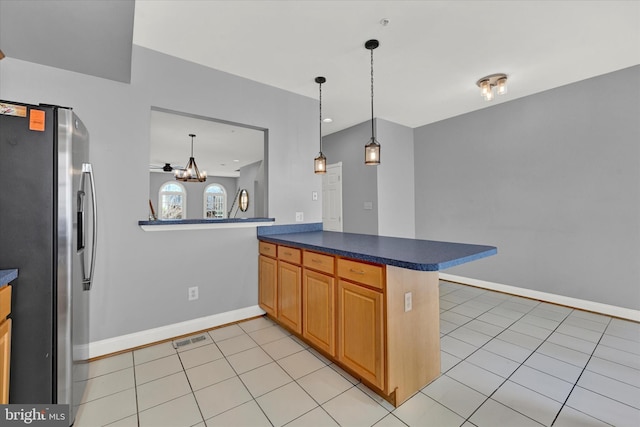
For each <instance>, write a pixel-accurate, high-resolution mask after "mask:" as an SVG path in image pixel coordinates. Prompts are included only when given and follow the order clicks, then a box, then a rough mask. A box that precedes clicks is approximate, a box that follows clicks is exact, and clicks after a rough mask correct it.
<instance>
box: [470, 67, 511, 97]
mask: <svg viewBox="0 0 640 427" xmlns="http://www.w3.org/2000/svg"><path fill="white" fill-rule="evenodd" d="M476 85H478V87H479V88H480V95H482V97H483V98H484V99H485V101H491V100H492V99H493V96H494V93H493V92H494V88H495V89H496V90H495V91H496V92H497V93H498V95H504V94H505V93H507V75H506V74H504V73H497V74H491V75H490V76H486V77H483V78H481V79H480V80H478V81H477V82H476Z"/></svg>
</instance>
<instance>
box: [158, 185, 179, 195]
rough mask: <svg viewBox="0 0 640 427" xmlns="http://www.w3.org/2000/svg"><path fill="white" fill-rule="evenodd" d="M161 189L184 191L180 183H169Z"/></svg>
mask: <svg viewBox="0 0 640 427" xmlns="http://www.w3.org/2000/svg"><path fill="white" fill-rule="evenodd" d="M160 191H167V192H168V191H173V192H176V193H182V187H180V186H179V185H178V184H173V183H169V184H165V185H163V186H162V188H161V189H160Z"/></svg>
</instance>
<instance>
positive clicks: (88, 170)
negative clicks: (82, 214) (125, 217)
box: [82, 163, 98, 291]
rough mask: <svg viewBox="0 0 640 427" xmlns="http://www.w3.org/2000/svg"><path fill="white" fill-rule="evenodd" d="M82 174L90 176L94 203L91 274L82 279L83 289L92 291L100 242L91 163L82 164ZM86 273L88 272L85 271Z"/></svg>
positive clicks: (92, 201)
mask: <svg viewBox="0 0 640 427" xmlns="http://www.w3.org/2000/svg"><path fill="white" fill-rule="evenodd" d="M82 173H83V174H87V175H88V176H89V183H90V188H91V203H92V215H93V221H92V224H91V226H92V228H93V230H92V233H91V234H92V236H91V239H92V240H91V265H90V267H89V268H90V269H89V274H86V273H85V277H83V279H82V285H83V289H84V290H85V291H89V290H91V284H92V282H93V271H94V269H95V265H96V243H97V241H98V210H97V203H96V185H95V181H94V177H93V167H92V166H91V163H83V164H82ZM85 271H86V270H85Z"/></svg>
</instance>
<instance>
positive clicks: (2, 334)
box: [0, 319, 11, 405]
mask: <svg viewBox="0 0 640 427" xmlns="http://www.w3.org/2000/svg"><path fill="white" fill-rule="evenodd" d="M10 362H11V319H6V320H5V321H4V322H2V323H1V324H0V405H6V404H7V403H9V367H10Z"/></svg>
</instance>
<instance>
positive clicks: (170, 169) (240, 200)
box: [149, 107, 268, 220]
mask: <svg viewBox="0 0 640 427" xmlns="http://www.w3.org/2000/svg"><path fill="white" fill-rule="evenodd" d="M189 134H195V137H194V138H193V158H194V159H195V162H196V164H197V167H198V169H199V170H200V171H201V172H204V171H206V175H207V179H206V181H204V182H181V181H176V180H175V176H174V174H175V172H176V170H180V169H182V168H184V167H185V166H186V164H187V162H188V161H189V158H190V157H191V137H190V136H189ZM267 137H268V131H267V130H266V129H263V128H258V127H255V126H251V125H246V124H240V123H231V122H228V121H222V120H219V119H214V118H209V117H203V116H197V115H193V114H187V113H181V112H176V111H171V110H166V109H162V108H157V107H152V109H151V120H150V132H149V138H150V148H149V200H150V201H152V202H153V204H155V205H156V206H157V209H156V215H157V217H158V219H160V220H163V219H225V218H240V217H242V218H249V217H267V206H268V203H267V165H266V162H265V153H266V152H267V144H268V141H267ZM169 184H178V185H177V186H176V185H169ZM249 190H250V191H251V194H252V198H253V200H252V203H251V204H249ZM243 208H244V209H243Z"/></svg>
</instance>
